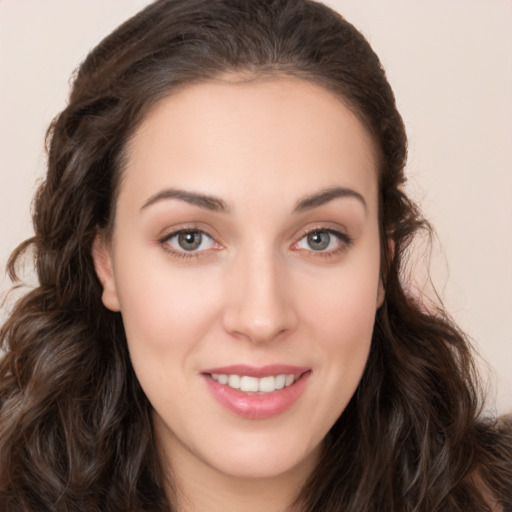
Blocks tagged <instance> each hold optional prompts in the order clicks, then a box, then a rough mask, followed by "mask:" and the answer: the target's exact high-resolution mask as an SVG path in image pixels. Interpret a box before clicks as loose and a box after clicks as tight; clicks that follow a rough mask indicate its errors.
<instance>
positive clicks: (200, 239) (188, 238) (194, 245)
mask: <svg viewBox="0 0 512 512" xmlns="http://www.w3.org/2000/svg"><path fill="white" fill-rule="evenodd" d="M161 243H162V245H164V246H165V247H166V248H167V249H169V250H171V251H173V252H180V253H183V252H200V251H206V250H208V249H213V248H215V247H216V246H217V244H216V243H215V241H214V240H213V238H212V237H211V236H209V235H207V234H206V233H204V232H203V231H199V230H197V229H194V230H189V229H182V230H180V231H176V232H174V233H171V234H170V235H168V236H166V237H165V238H164V239H162V240H161Z"/></svg>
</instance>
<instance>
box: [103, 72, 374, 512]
mask: <svg viewBox="0 0 512 512" xmlns="http://www.w3.org/2000/svg"><path fill="white" fill-rule="evenodd" d="M374 153H375V152H374V149H373V144H372V141H371V138H370V136H369V134H368V132H367V130H366V129H365V128H364V127H363V125H362V124H361V123H360V122H359V120H358V119H357V118H356V116H355V115H354V114H352V112H351V111H350V110H349V109H347V108H346V107H345V106H344V105H343V104H342V102H341V101H340V100H339V99H338V98H337V97H336V96H334V95H333V94H331V93H330V92H327V91H326V90H324V89H323V88H320V87H319V86H316V85H312V84H310V83H307V82H305V81H301V80H298V79H291V78H283V77H281V78H280V77H275V78H274V79H271V80H255V81H254V80H253V81H240V80H238V81H237V80H233V79H225V80H216V81H212V82H208V83H202V84H199V85H193V86H189V87H187V88H185V89H183V90H181V91H179V92H177V93H175V94H172V95H170V96H169V97H167V98H165V99H164V100H161V101H160V102H159V103H158V104H157V105H156V106H155V107H154V108H153V109H152V110H151V111H150V113H149V114H148V115H147V116H146V118H145V119H144V121H143V122H142V124H141V126H140V127H139V128H138V130H137V132H136V134H135V136H134V137H133V139H132V140H131V143H130V145H129V150H128V158H127V163H126V168H125V170H124V176H123V181H122V186H121V190H120V193H119V199H118V204H117V211H116V219H115V224H114V229H113V235H112V237H111V239H109V240H108V241H107V240H105V239H104V238H102V237H98V238H97V240H96V243H95V246H94V259H95V264H96V269H97V272H98V276H99V278H100V280H101V282H102V284H103V287H104V292H103V302H104V305H105V306H106V307H107V308H109V309H111V310H113V311H120V312H121V314H122V317H123V321H124V325H125V330H126V336H127V340H128V347H129V351H130V356H131V359H132V362H133V366H134V369H135V372H136V375H137V378H138V379H139V381H140V384H141V386H142V388H143V390H144V392H145V393H146V395H147V397H148V399H149V401H150V403H151V404H152V406H153V411H154V412H153V420H154V428H155V433H156V437H157V443H158V446H159V447H160V449H161V452H162V453H163V454H164V460H165V465H166V470H167V472H168V473H171V472H172V478H173V482H174V485H175V487H176V489H177V491H178V495H179V501H180V503H181V507H182V509H183V510H187V511H188V512H194V511H201V512H205V511H207V512H216V511H219V512H220V511H222V512H226V511H228V512H229V511H237V512H238V511H240V510H244V511H246V512H250V511H253V510H254V511H261V510H265V511H269V512H272V511H280V512H283V511H286V510H289V509H290V508H289V507H290V504H291V503H292V501H293V498H294V496H295V494H296V492H297V490H298V489H300V487H301V485H302V484H303V483H304V481H305V480H306V479H307V477H308V475H309V474H310V473H311V471H312V469H313V468H314V466H315V464H316V462H317V461H318V457H319V453H320V451H321V448H322V441H323V439H324V437H325V435H326V434H327V432H328V431H329V429H330V428H331V426H332V425H333V424H334V422H335V421H336V419H337V418H338V417H339V416H340V414H341V413H342V412H343V410H344V408H345V407H346V405H347V403H348V401H349V400H350V398H351V396H352V395H353V393H354V391H355V389H356V387H357V385H358V382H359V380H360V377H361V375H362V372H363V370H364V366H365V363H366V360H367V357H368V352H369V348H370V341H371V335H372V330H373V324H374V317H375V312H376V309H377V308H378V307H379V306H380V304H381V303H382V300H383V296H384V291H383V289H382V287H381V285H380V280H379V263H380V261H379V235H378V216H377V211H378V208H377V169H376V160H375V156H374ZM205 196H206V197H205ZM212 374H213V375H212ZM244 375H245V377H244ZM286 376H288V379H287V380H286V382H285V377H286ZM238 377H241V378H242V380H243V381H244V384H243V385H242V384H240V383H239V382H238V381H239V380H240V379H239V378H238ZM237 379H238V380H237ZM244 379H245V380H244ZM226 380H227V381H228V382H226ZM279 382H280V384H279ZM237 385H240V386H242V389H241V390H240V389H233V387H236V386H237ZM253 385H255V386H256V387H257V389H254V390H250V389H252V388H251V386H253ZM246 386H249V388H250V389H249V388H247V387H246ZM258 386H259V387H258Z"/></svg>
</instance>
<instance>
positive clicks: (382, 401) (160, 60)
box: [0, 0, 512, 512]
mask: <svg viewBox="0 0 512 512" xmlns="http://www.w3.org/2000/svg"><path fill="white" fill-rule="evenodd" d="M233 71H235V72H240V73H247V74H248V76H256V77H258V76H262V75H269V76H272V75H293V76H295V77H299V78H302V79H304V80H309V81H313V82H315V83H317V84H320V85H321V86H323V87H325V88H327V89H328V90H330V91H332V92H334V93H335V94H336V95H338V97H340V99H341V100H342V101H343V102H345V104H346V105H347V106H348V107H349V108H351V109H352V110H353V112H354V113H355V114H356V115H357V116H358V117H359V119H360V120H361V121H362V122H363V123H364V124H365V126H366V127H367V129H368V130H369V131H370V133H371V134H372V136H373V138H374V141H375V144H376V147H377V148H378V150H379V153H380V168H379V190H380V195H379V209H380V210H379V217H380V218H379V222H380V236H381V247H382V250H381V252H382V257H381V261H382V268H381V275H382V279H383V282H384V285H385V289H386V298H385V302H384V304H383V306H382V307H381V308H380V309H379V310H378V312H377V316H376V323H375V330H374V335H373V340H372V348H371V352H370V356H369V360H368V362H367V366H366V369H365V372H364V375H363V377H362V380H361V382H360V385H359V387H358V389H357V391H356V393H355V395H354V396H353V398H352V400H351V401H350V403H349V405H348V406H347V408H346V410H345V411H344V412H343V414H342V415H341V417H340V418H339V419H338V421H337V422H336V424H335V425H334V426H333V427H332V429H331V431H330V433H329V435H328V442H327V443H326V448H325V451H324V454H323V457H322V459H321V460H320V462H319V464H318V467H317V468H316V470H315V472H314V473H313V474H312V475H311V478H310V480H309V481H308V482H307V484H306V485H305V486H304V488H303V489H302V490H300V492H299V494H298V496H297V508H298V509H301V510H305V511H308V512H313V511H314V512H317V511H318V512H320V511H323V512H335V511H340V512H341V511H352V512H365V511H367V512H368V511H379V512H383V511H425V512H426V511H428V512H432V511H436V510H443V511H455V510H465V511H477V510H478V511H482V510H490V509H489V508H488V506H487V505H486V504H485V500H484V498H483V496H482V492H481V490H482V488H484V489H485V488H489V489H491V490H492V492H493V493H494V496H495V497H496V498H497V500H498V501H499V502H500V503H501V505H502V506H503V507H507V506H508V507H511V506H512V504H511V498H510V492H509V491H510V489H509V488H508V487H507V486H508V485H509V483H508V482H509V480H508V479H510V478H512V468H511V464H510V460H508V461H507V459H506V457H505V455H504V454H505V453H506V450H510V447H511V446H512V440H511V435H510V425H509V426H508V427H507V426H506V425H505V426H503V427H502V429H501V431H500V427H499V426H496V425H495V424H493V423H492V422H488V423H483V422H482V421H479V420H478V416H479V412H480V409H479V407H480V404H481V400H480V397H479V392H478V387H477V384H476V382H477V381H476V377H475V371H474V363H473V358H472V355H471V351H470V347H469V344H468V342H467V340H466V338H465V336H464V334H463V333H461V332H460V331H459V330H458V329H457V327H456V326H455V325H454V324H453V323H452V322H451V321H450V320H449V318H448V316H447V314H446V313H445V312H444V311H443V310H442V308H438V309H437V310H435V311H431V312H426V311H425V310H424V308H422V307H421V306H420V305H419V304H417V303H416V302H415V301H414V300H412V299H411V298H410V297H409V296H408V294H407V293H406V291H405V289H406V286H407V283H406V280H405V277H404V275H403V273H404V268H405V267H404V264H405V261H406V254H407V250H408V247H409V245H410V242H411V241H412V239H413V237H414V236H415V235H416V234H417V233H418V232H426V233H428V232H429V231H430V227H429V225H428V223H427V222H426V221H425V220H424V219H423V218H422V217H421V214H420V211H419V210H418V208H417V207H416V206H415V205H414V204H413V203H412V202H411V201H410V200H409V199H408V198H407V196H406V195H405V194H404V193H403V188H402V185H403V184H404V182H405V176H404V166H405V161H406V148H407V143H406V134H405V130H404V126H403V123H402V119H401V117H400V115H399V113H398V111H397V109H396V106H395V100H394V96H393V92H392V90H391V88H390V86H389V84H388V82H387V79H386V76H385V73H384V70H383V69H382V67H381V65H380V62H379V59H378V58H377V56H376V55H375V53H374V52H373V50H372V49H371V47H370V46H369V44H368V42H367V41H366V40H365V39H364V37H363V36H362V35H361V34H360V33H359V32H358V31H357V30H356V29H355V28H354V27H353V26H352V25H350V24H349V23H347V22H346V21H345V20H344V19H343V18H342V17H341V16H340V15H339V14H337V13H335V12H334V11H332V10H330V9H329V8H327V7H325V6H323V5H322V4H319V3H316V2H313V1H309V0H159V1H157V2H155V3H153V4H151V5H149V6H148V7H147V8H146V9H144V10H143V11H141V12H140V13H139V14H137V15H136V16H135V17H133V18H132V19H130V20H128V21H127V22H126V23H124V24H123V25H122V26H121V27H119V28H118V29H117V30H116V31H115V32H113V33H112V34H111V35H110V36H108V37H107V38H106V39H104V40H103V41H102V42H101V43H100V44H99V45H98V46H97V47H96V48H95V49H94V50H93V51H92V52H91V53H90V54H89V56H88V57H87V58H86V60H85V61H84V62H83V63H82V65H81V66H80V68H79V70H78V72H77V74H76V77H75V79H74V82H73V86H72V91H71V94H70V98H69V104H68V106H67V108H66V109H65V110H64V111H63V112H62V113H61V114H60V115H59V116H58V117H57V118H56V119H55V120H54V122H53V124H52V126H51V127H50V129H49V131H48V136H47V142H48V172H47V176H46V180H45V182H44V183H43V184H42V185H41V187H40V188H39V190H38V192H37V195H36V198H35V202H34V214H33V222H34V230H35V235H34V237H33V238H31V239H29V240H27V241H26V242H24V243H22V244H21V245H20V246H19V247H18V248H17V249H16V250H15V251H14V253H13V254H12V256H11V259H10V261H9V265H8V268H9V272H10V274H11V277H12V278H13V280H16V279H17V276H16V264H17V262H18V261H19V260H20V259H21V257H22V255H23V254H24V253H25V252H26V250H27V249H28V248H32V249H33V251H34V252H33V254H34V260H35V268H36V271H37V277H38V280H39V284H38V286H37V287H36V288H35V289H34V290H32V291H30V292H29V293H27V294H26V295H25V296H24V297H22V298H21V299H20V300H19V301H18V303H17V304H16V306H15V307H14V309H13V311H12V314H11V315H10V317H9V318H8V320H7V321H6V323H5V325H4V326H3V328H2V330H1V331H0V339H1V342H2V347H3V349H4V350H5V351H6V354H5V356H4V357H3V359H2V361H1V363H0V509H1V510H2V512H15V511H16V512H20V511H25V512H26V511H32V512H43V511H52V512H59V511H62V512H64V511H66V512H67V511H84V510H87V511H90V512H93V511H111V512H114V511H123V512H126V511H133V512H135V511H153V512H156V511H161V512H164V511H167V512H168V511H170V510H172V505H171V504H169V503H168V502H167V500H166V499H165V495H164V491H163V480H162V472H161V465H160V462H159V459H158V453H157V450H156V447H155V445H154V439H153V434H152V424H151V416H150V405H149V403H148V401H147V399H146V397H145V396H144V394H143V392H142V390H141V388H140V386H139V384H138V382H137V379H136V377H135V375H134V372H133V369H132V367H131V363H130V359H129V356H128V352H127V347H126V339H125V334H124V330H123V324H122V321H121V318H120V315H119V314H118V313H113V312H111V311H108V310H107V309H105V308H104V307H103V306H102V303H101V299H100V296H101V285H100V283H99V281H98V279H97V276H96V274H95V271H94V266H93V262H92V256H91V247H92V243H93V240H94V238H95V236H96V235H97V234H98V232H99V231H103V232H107V233H108V232H109V229H110V228H111V227H112V224H113V221H114V218H115V204H116V193H117V191H118V189H119V184H120V181H121V179H122V170H123V158H124V155H125V153H126V152H125V149H126V147H127V144H128V143H129V140H130V136H131V135H132V134H133V133H134V131H135V129H136V128H137V126H138V125H139V123H140V122H141V120H142V119H143V116H144V114H145V113H146V112H147V111H148V109H149V108H150V107H151V106H152V105H153V104H154V103H155V102H156V101H158V100H159V99H161V98H162V97H164V96H166V95H169V94H172V92H173V91H175V90H177V89H178V88H180V87H184V86H187V85H188V84H191V83H196V82H201V81H205V80H209V79H212V78H215V77H217V76H219V75H221V74H222V73H225V72H233ZM389 240H392V241H393V244H394V251H393V252H390V251H389V250H387V248H388V247H389ZM507 429H508V430H507ZM507 432H508V434H507Z"/></svg>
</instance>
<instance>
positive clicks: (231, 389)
mask: <svg viewBox="0 0 512 512" xmlns="http://www.w3.org/2000/svg"><path fill="white" fill-rule="evenodd" d="M201 373H202V376H203V378H204V379H205V382H206V384H207V388H208V389H209V391H210V393H211V394H212V395H213V398H215V400H216V401H217V402H218V403H219V404H220V405H221V406H223V407H224V408H225V409H227V410H228V411H230V412H231V413H234V414H235V415H237V416H239V417H242V418H245V419H251V420H256V419H269V418H272V417H275V416H279V415H280V414H283V413H284V412H286V411H287V410H288V409H290V408H292V406H293V405H294V403H295V402H296V401H297V400H299V398H300V396H301V395H302V393H303V392H304V391H305V389H306V387H307V383H308V381H309V377H310V376H311V374H312V371H311V368H305V367H297V366H289V365H269V366H265V367H260V368H257V367H252V366H247V365H233V366H226V367H223V368H212V369H210V370H206V371H203V372H201Z"/></svg>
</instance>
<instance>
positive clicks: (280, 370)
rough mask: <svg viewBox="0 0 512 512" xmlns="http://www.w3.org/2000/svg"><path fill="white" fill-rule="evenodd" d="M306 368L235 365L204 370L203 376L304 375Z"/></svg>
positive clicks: (287, 365) (273, 365)
mask: <svg viewBox="0 0 512 512" xmlns="http://www.w3.org/2000/svg"><path fill="white" fill-rule="evenodd" d="M309 370H310V368H308V367H306V366H292V365H289V364H270V365H266V366H250V365H247V364H233V365H229V366H219V367H217V368H209V369H206V370H202V371H201V373H203V374H212V373H214V374H222V375H247V376H248V377H257V378H262V377H270V376H272V375H283V374H284V375H292V374H293V375H302V374H303V373H305V372H307V371H309Z"/></svg>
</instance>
